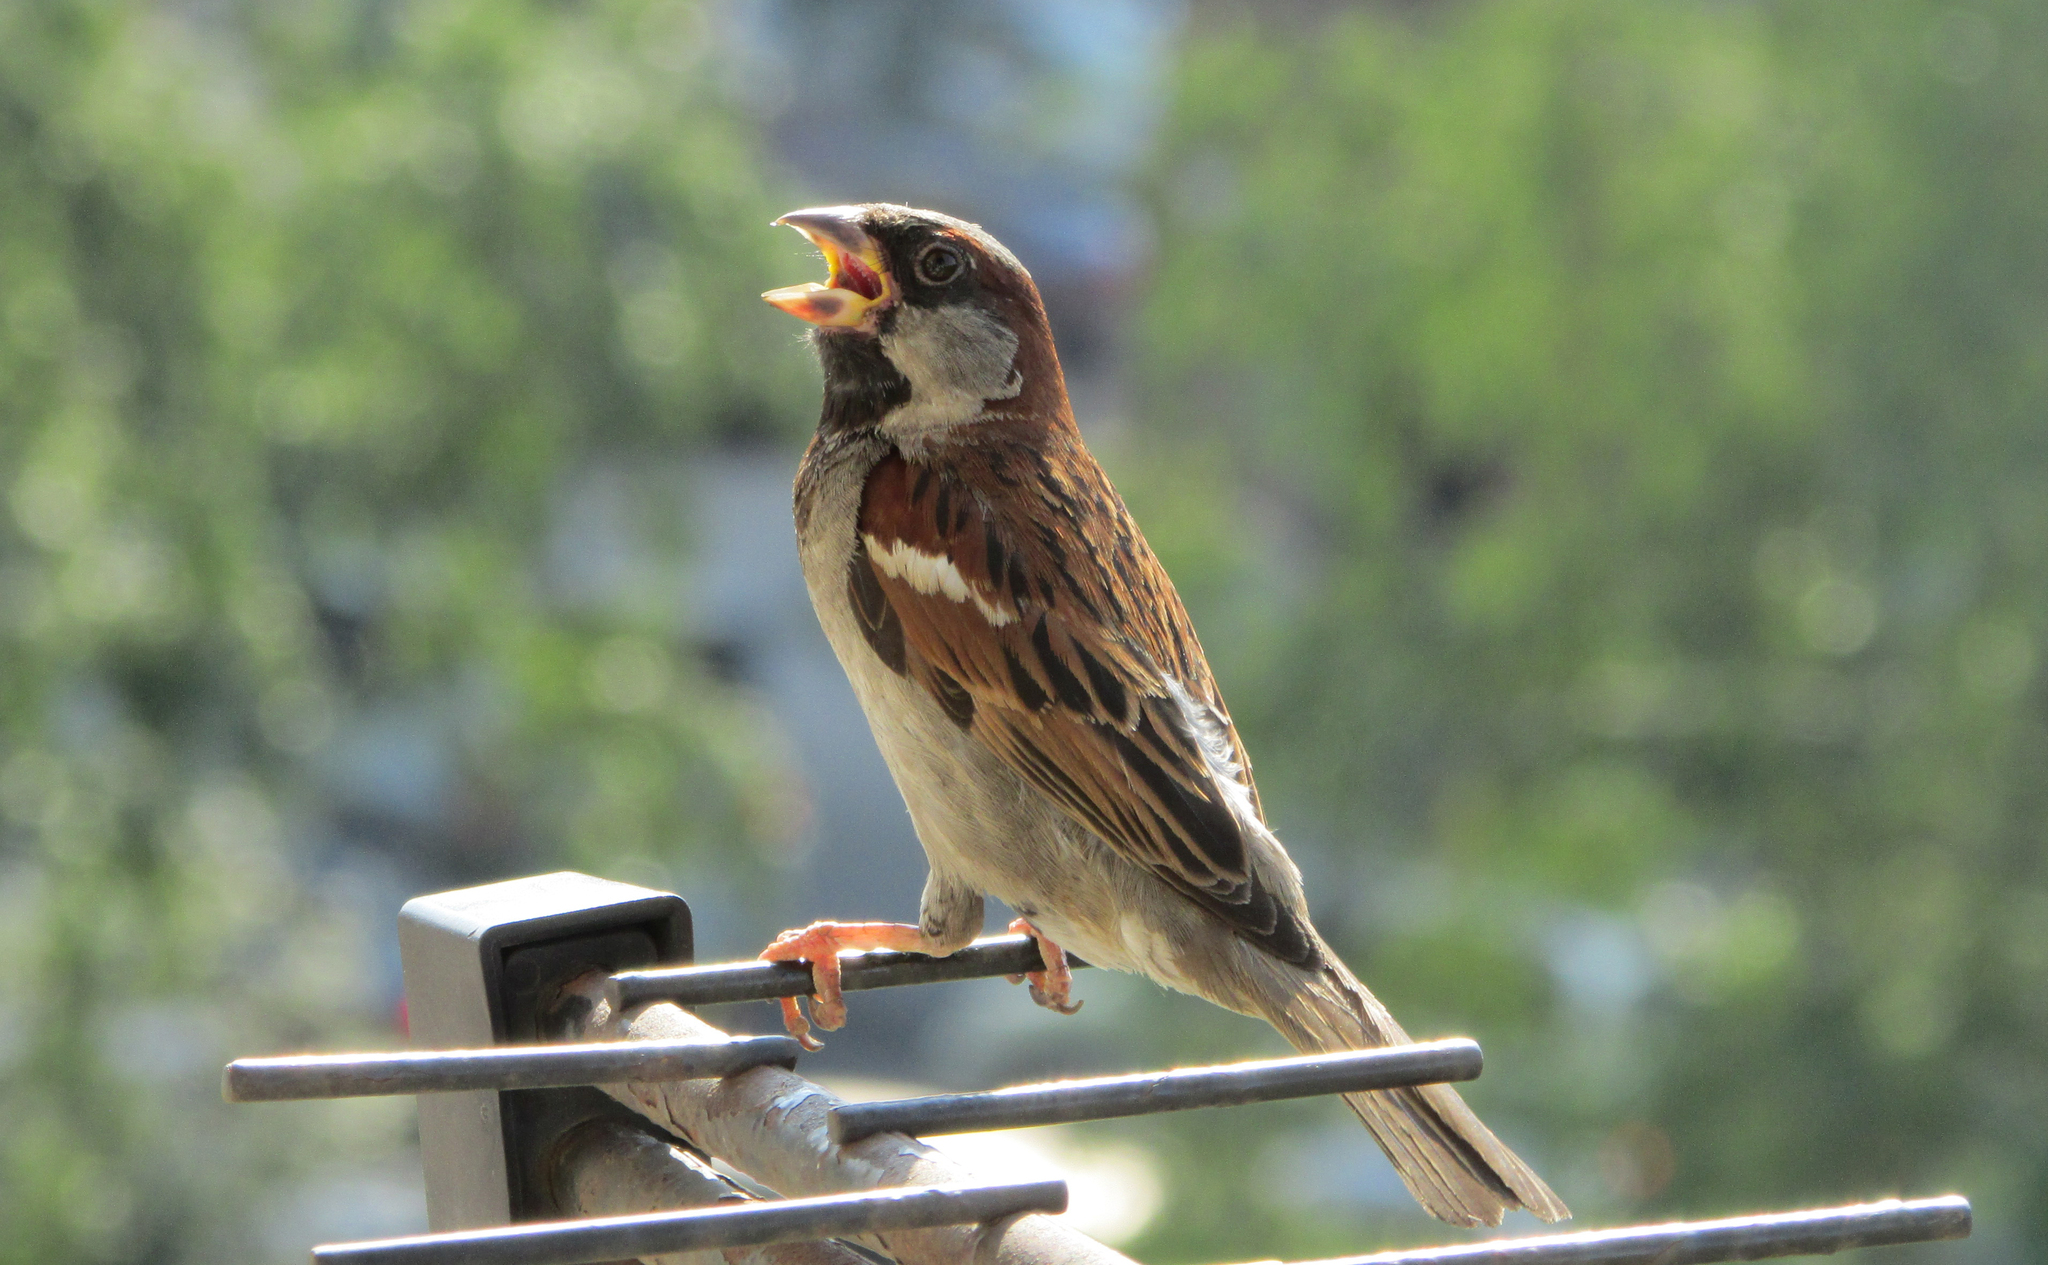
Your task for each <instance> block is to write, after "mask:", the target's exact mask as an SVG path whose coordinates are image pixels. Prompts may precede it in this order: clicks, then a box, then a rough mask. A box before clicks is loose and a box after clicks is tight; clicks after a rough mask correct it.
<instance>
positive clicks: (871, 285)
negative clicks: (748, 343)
mask: <svg viewBox="0 0 2048 1265" xmlns="http://www.w3.org/2000/svg"><path fill="white" fill-rule="evenodd" d="M860 214H861V209H860V208H859V207H856V206H819V207H812V208H810V209H809V210H804V211H791V212H790V213H789V214H788V215H785V216H783V217H782V218H781V219H779V220H777V221H775V222H776V223H777V224H787V225H789V226H790V227H791V228H793V229H795V230H796V231H797V232H799V233H802V234H803V235H804V236H805V237H808V238H810V239H811V244H812V245H814V246H816V247H817V248H818V249H819V250H820V251H821V252H823V254H824V256H825V267H826V270H827V271H826V276H825V283H824V284H823V285H819V284H818V283H817V282H815V281H806V282H804V283H803V284H802V285H793V286H784V287H782V288H781V289H780V290H770V291H768V292H767V293H766V294H764V295H762V296H761V297H762V298H764V299H766V300H768V301H769V302H770V303H773V304H774V305H775V306H776V307H779V308H781V309H782V310H783V311H785V312H787V313H789V314H790V315H791V316H794V317H797V318H798V319H800V320H806V321H809V322H810V323H811V324H813V325H826V326H835V327H848V326H854V325H859V324H860V323H861V322H862V321H864V320H866V319H867V315H868V313H869V312H872V311H875V310H877V309H879V308H882V307H885V306H887V305H888V304H889V303H890V302H892V301H893V300H894V299H895V298H896V283H895V281H894V280H893V279H892V278H891V277H890V276H889V269H888V266H887V265H885V264H884V263H883V262H882V250H881V247H880V246H879V245H877V244H876V242H875V239H874V238H872V237H869V236H868V235H867V232H866V231H865V230H863V229H862V228H861V226H860Z"/></svg>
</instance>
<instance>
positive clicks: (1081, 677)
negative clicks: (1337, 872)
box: [762, 203, 1570, 1226]
mask: <svg viewBox="0 0 2048 1265" xmlns="http://www.w3.org/2000/svg"><path fill="white" fill-rule="evenodd" d="M775 223H777V224H780V225H788V226H789V227H791V228H794V229H796V230H797V231H798V232H800V233H802V234H803V235H804V236H805V237H807V238H808V239H810V241H811V242H812V243H813V244H815V245H816V246H817V248H818V249H819V251H820V252H821V253H822V254H823V255H824V257H825V262H826V266H827V269H828V275H827V278H826V280H825V281H824V282H823V283H822V284H820V283H817V282H808V283H805V284H802V285H796V286H789V287H786V288H783V289H778V290H771V291H769V292H768V293H767V294H765V295H764V296H762V297H764V298H765V299H767V300H768V302H770V303H772V304H774V305H775V306H776V307H778V308H781V309H782V310H784V311H786V312H789V313H790V314H792V315H794V316H797V317H799V318H801V319H803V320H805V321H807V322H809V323H810V324H811V325H812V326H813V327H814V329H813V331H812V333H811V342H812V345H813V346H814V347H815V349H816V351H817V355H818V358H819V361H820V363H821V366H822V368H823V373H824V407H823V411H822V415H821V416H820V418H819V422H818V429H817V433H816V435H815V437H814V438H813V439H812V441H811V443H810V446H809V448H808V450H807V451H806V452H805V453H804V457H803V462H802V465H801V467H800V468H799V470H798V473H797V477H796V487H795V510H796V534H797V542H798V550H799V553H800V555H801V558H802V562H803V572H804V580H805V583H806V585H807V586H808V588H809V590H810V595H811V601H812V604H813V605H814V606H815V607H816V609H817V613H818V619H819V621H820V623H822V624H823V626H824V630H825V635H826V637H827V638H828V639H829V640H830V641H831V643H832V649H833V651H834V652H835V653H836V654H837V655H838V658H839V662H840V664H841V665H842V666H843V667H844V668H845V670H846V674H847V676H848V678H849V679H850V680H851V681H852V683H853V688H854V692H855V693H856V694H857V695H858V696H859V698H860V703H861V707H862V709H863V710H864V711H865V712H866V714H867V718H868V723H869V725H870V726H871V728H872V729H873V731H874V735H875V741H876V742H877V744H878V745H879V746H880V747H881V751H882V756H883V758H884V759H885V760H886V761H887V763H888V766H889V770H890V772H891V773H892V774H893V775H894V777H895V780H896V784H897V786H898V788H899V789H900V790H901V791H902V793H903V799H904V802H905V804H906V805H908V807H909V810H910V817H911V820H912V822H913V824H914V825H915V827H916V830H917V836H918V839H919V840H920V842H921V843H922V844H923V845H924V850H925V855H926V857H927V858H928V860H929V862H930V867H931V868H930V874H929V876H928V877H927V879H926V882H925V886H924V893H923V897H922V900H921V902H920V908H919V921H918V922H917V924H916V925H914V926H912V925H907V924H897V923H839V922H821V923H815V924H813V925H811V926H809V927H805V928H802V929H799V930H793V931H789V932H785V933H784V934H783V935H782V936H781V937H779V938H778V939H777V940H776V941H775V943H773V944H772V945H770V946H769V948H768V949H767V950H766V951H765V952H764V953H763V954H762V957H764V958H766V959H769V960H772V961H805V962H809V963H810V964H811V966H812V973H813V981H814V982H813V988H814V990H815V994H814V997H813V1001H814V1003H815V1008H814V1015H815V1018H816V1020H817V1023H818V1025H819V1026H821V1027H825V1028H836V1027H838V1026H840V1025H841V1024H842V1023H843V1022H844V1020H845V1013H846V1012H845V1003H844V1000H843V998H842V997H841V995H840V990H839V979H838V960H837V956H836V955H837V954H838V953H839V952H840V951H841V950H850V949H852V950H865V949H894V950H906V951H911V952H917V953H927V954H935V955H944V954H948V953H951V952H953V951H955V950H957V949H959V948H961V947H962V946H964V945H966V944H967V943H968V942H969V941H970V940H972V939H973V938H974V937H975V936H976V935H977V934H978V933H979V932H980V930H981V927H982V900H983V897H984V895H993V896H995V897H997V898H999V899H1000V900H1002V901H1003V902H1005V903H1006V904H1008V905H1009V906H1010V907H1011V908H1013V909H1015V910H1016V911H1017V912H1018V913H1019V914H1020V915H1021V917H1020V918H1019V919H1018V920H1017V921H1016V922H1015V923H1013V924H1012V929H1013V930H1016V931H1022V932H1025V933H1027V934H1029V935H1031V936H1033V937H1035V938H1036V939H1037V941H1038V944H1039V948H1040V952H1041V955H1042V958H1043V961H1044V967H1045V969H1044V970H1042V971H1038V972H1033V973H1032V974H1031V977H1030V978H1031V991H1032V995H1033V997H1034V999H1036V1000H1038V1001H1039V1002H1040V1003H1041V1004H1043V1005H1046V1006H1049V1007H1051V1008H1054V1009H1057V1010H1062V1011H1069V1012H1070V1011H1071V1010H1072V1009H1074V1007H1073V1006H1072V1005H1071V1004H1070V1003H1069V998H1068V992H1069V987H1070V982H1071V976H1070V974H1069V972H1068V970H1067V967H1066V955H1065V952H1064V950H1065V949H1072V950H1073V951H1075V952H1076V953H1078V954H1080V955H1081V956H1082V957H1083V958H1085V959H1086V960H1087V961H1089V962H1092V963H1094V964H1096V965H1097V966H1103V967H1109V968H1112V969H1116V970H1122V971H1129V972H1134V973H1136V974H1140V975H1145V976H1148V977H1150V978H1151V979H1153V980H1156V981H1157V982H1159V983H1160V984H1163V985H1165V986H1166V987H1168V988H1172V989H1177V990H1179V991H1181V992H1184V993H1191V994H1193V995H1195V996H1197V997H1202V998H1206V999H1208V1000H1209V1001H1211V1002H1214V1003H1216V1004H1217V1005H1220V1006H1225V1007H1228V1008H1229V1009H1231V1010H1235V1011H1238V1012H1240V1013H1243V1014H1246V1015H1251V1016H1255V1017H1257V1018H1260V1019H1264V1020H1266V1021H1267V1022H1269V1023H1271V1024H1272V1025H1273V1026H1274V1027H1275V1028H1277V1029H1279V1031H1280V1032H1281V1034H1282V1035H1284V1036H1285V1037H1286V1038H1287V1040H1288V1041H1289V1042H1290V1043H1292V1044H1293V1045H1294V1047H1295V1048H1296V1049H1297V1050H1300V1051H1303V1052H1304V1053H1323V1052H1330V1051H1337V1050H1354V1049H1363V1048H1368V1047H1373V1046H1383V1045H1392V1044H1398V1043H1402V1042H1405V1041H1407V1040H1408V1037H1407V1034H1406V1033H1405V1032H1403V1031H1402V1029H1401V1026H1400V1025H1399V1024H1397V1023H1396V1022H1395V1021H1394V1018H1393V1016H1392V1015H1390V1014H1389V1013H1388V1012H1387V1009H1386V1007H1384V1006H1382V1005H1381V1004H1380V1003H1379V1001H1378V1000H1377V999H1375V998H1374V997H1373V995H1372V994H1371V993H1370V992H1368V991H1366V988H1365V986H1364V985H1363V984H1361V983H1359V981H1358V980H1357V978H1356V977H1354V976H1353V975H1352V973H1351V972H1350V971H1349V970H1348V969H1347V968H1346V967H1345V965H1344V963H1343V962H1341V961H1339V960H1338V958H1337V956H1336V954H1334V953H1333V952H1332V951H1331V950H1330V947H1329V946H1328V945H1327V944H1325V943H1324V942H1323V939H1322V937H1321V936H1320V935H1318V934H1317V933H1316V929H1315V927H1314V926H1313V925H1312V924H1311V923H1310V921H1309V912H1308V904H1307V901H1306V899H1305V898H1304V895H1303V891H1302V879H1301V872H1300V871H1299V870H1298V869H1297V868H1296V867H1295V865H1294V863H1293V861H1292V860H1291V859H1290V858H1289V857H1288V855H1287V852H1286V850H1285V849H1283V848H1282V847H1281V845H1280V841H1279V839H1277V838H1276V837H1274V834H1273V832H1272V830H1271V829H1269V828H1268V827H1267V824H1266V819H1265V814H1264V812H1263V810H1262V809H1261V807H1260V804H1259V793H1258V789H1257V787H1256V786H1254V784H1253V782H1252V774H1251V764H1250V762H1249V761H1248V760H1247V759H1246V756H1245V750H1244V744H1243V742H1242V740H1241V739H1240V737H1239V735H1238V732H1237V730H1236V728H1235V727H1234V726H1233V725H1232V724H1231V720H1230V713H1229V711H1228V710H1227V709H1226V708H1225V707H1224V704H1223V696H1222V694H1221V693H1220V692H1219V691H1218V690H1217V687H1216V681H1215V678H1214V676H1213V675H1212V674H1211V673H1210V671H1209V664H1208V662H1207V660H1206V659H1205V658H1204V657H1203V654H1202V647H1201V644H1200V643H1199V642H1198V641H1197V640H1196V639H1195V630H1194V627H1193V625H1192V624H1191V623H1190V621H1189V619H1188V613H1187V611H1186V609H1185V608H1183V607H1182V605H1181V601H1180V597H1179V595H1178V594H1177V593H1176V592H1175V591H1174V587H1173V582H1172V581H1171V580H1169V579H1168V578H1167V575H1166V572H1165V571H1164V570H1163V569H1162V568H1161V566H1160V564H1159V560H1158V559H1157V558H1156V557H1154V556H1153V553H1152V550H1151V548H1150V547H1149V546H1148V545H1147V544H1146V543H1145V537H1144V536H1143V535H1142V534H1141V533H1140V532H1139V530H1138V526H1137V524H1136V523H1135V522H1133V521H1132V519H1131V515H1130V512H1129V511H1128V510H1127V509H1125V507H1124V503H1123V501H1122V499H1121V498H1120V497H1118V495H1117V493H1116V489H1115V488H1113V487H1111V486H1110V482H1109V478H1108V476H1107V475H1106V474H1104V472H1103V470H1102V467H1101V466H1099V465H1097V464H1096V461H1095V458H1094V457H1093V456H1092V455H1090V453H1089V451H1088V449H1087V447H1086V446H1085V445H1084V444H1083V443H1082V442H1081V434H1080V431H1079V430H1078V429H1077V428H1076V426H1075V423H1074V415H1073V410H1072V408H1071V406H1070V405H1069V403H1068V400H1067V390H1066V381H1065V379H1064V377H1063V376H1062V375H1061V372H1060V362H1059V357H1058V355H1057V354H1056V353H1055V351H1054V348H1053V339H1052V333H1051V329H1050V327H1049V326H1048V324H1047V322H1046V316H1045V309H1044V307H1043V305H1042V304H1041V303H1040V300H1039V295H1038V290H1037V287H1036V286H1035V285H1034V284H1033V283H1032V280H1031V275H1030V273H1028V272H1027V271H1025V268H1024V265H1023V264H1021V263H1019V262H1018V260H1017V258H1016V256H1014V255H1012V254H1011V253H1010V252H1009V251H1008V250H1006V249H1004V247H1003V246H1002V245H1001V244H1000V243H998V242H997V241H996V240H995V239H994V238H993V237H991V236H990V235H989V234H987V233H986V232H984V231H982V230H981V228H980V227H978V226H976V225H973V224H969V223H966V222H964V221H962V220H958V219H954V218H952V217H950V216H946V215H942V214H938V213H936V212H932V211H919V210H913V209H911V208H909V207H903V206H895V205H890V204H886V203H870V204H865V205H859V206H833V207H816V208H812V209H808V210H802V211H794V212H791V213H790V214H788V215H785V216H783V217H782V218H781V219H779V220H777V221H775ZM784 1013H785V1017H786V1018H787V1020H788V1021H789V1026H790V1029H791V1031H792V1032H794V1033H796V1034H797V1035H798V1036H799V1037H800V1038H802V1039H804V1040H805V1041H806V1042H810V1041H811V1040H812V1039H811V1037H810V1036H809V1025H808V1023H807V1021H806V1019H805V1017H804V1015H803V1012H802V1008H801V1006H800V1005H799V1004H798V1001H797V1000H796V999H793V998H792V999H790V1000H789V1001H787V1002H786V1003H785V1012H784ZM1346 1100H1347V1102H1348V1103H1349V1104H1350V1106H1351V1107H1352V1109H1353V1110H1355V1111H1356V1112H1357V1113H1358V1115H1359V1117H1360V1118H1361V1119H1362V1120H1363V1121H1364V1122H1365V1126H1366V1128H1368V1129H1369V1130H1371V1132H1372V1135H1373V1137H1374V1138H1375V1139H1376V1140H1377V1141H1378V1143H1379V1145H1380V1147H1381V1148H1382V1149H1383V1150H1385V1152H1386V1153H1387V1156H1388V1158H1389V1159H1390V1160H1392V1161H1393V1164H1394V1167H1395V1168H1396V1169H1397V1170H1398V1171H1399V1172H1400V1174H1401V1178H1402V1180H1403V1181H1404V1182H1405V1183H1407V1186H1408V1189H1409V1190H1410V1191H1411V1192H1412V1193H1413V1194H1414V1195H1415V1197H1416V1199H1417V1200H1418V1201H1419V1202H1420V1203H1421V1204H1422V1205H1423V1207H1424V1208H1426V1209H1428V1210H1429V1211H1430V1212H1431V1213H1433V1214H1434V1215H1436V1216H1437V1217H1439V1218H1441V1219H1443V1220H1445V1221H1448V1222H1451V1223H1452V1224H1456V1225H1468V1226H1469V1225H1488V1226H1491V1225H1497V1224H1499V1222H1500V1219H1501V1216H1502V1214H1503V1213H1505V1212H1506V1211H1508V1210H1510V1209H1513V1208H1527V1209H1529V1210H1530V1211H1531V1212H1534V1213H1535V1214H1536V1215H1537V1216H1539V1217H1541V1218H1543V1219H1544V1220H1546V1221H1556V1220H1558V1219H1560V1218H1563V1217H1566V1216H1569V1215H1570V1214H1569V1212H1568V1211H1567V1209H1566V1208H1565V1205H1564V1204H1563V1202H1562V1201H1560V1200H1559V1199H1558V1197H1557V1196H1556V1195H1555V1194H1553V1193H1552V1192H1551V1190H1550V1188H1549V1187H1548V1186H1547V1185H1545V1184H1544V1182H1543V1180H1542V1179H1541V1178H1539V1177H1538V1176H1537V1175H1536V1174H1535V1173H1534V1172H1533V1171H1532V1170H1531V1169H1530V1168H1529V1166H1528V1165H1527V1164H1525V1163H1523V1161H1522V1160H1521V1159H1520V1158H1519V1157H1517V1156H1516V1155H1515V1154H1514V1153H1513V1152H1512V1151H1510V1150H1509V1149H1508V1148H1507V1147H1506V1146H1504V1145H1502V1144H1501V1142H1500V1140H1499V1139H1497V1138H1495V1137H1494V1135H1493V1134H1492V1132H1490V1131H1489V1130H1488V1129H1487V1128H1486V1126H1485V1125H1483V1124H1481V1123H1480V1121H1479V1118H1478V1117H1477V1116H1475V1115H1474V1114H1473V1113H1472V1111H1471V1109H1470V1108H1468V1107H1467V1106H1466V1105H1465V1103H1464V1101H1463V1099H1461V1098H1460V1097H1459V1096H1458V1094H1457V1093H1456V1091H1454V1090H1452V1089H1451V1088H1450V1087H1449V1086H1447V1085H1424V1086H1418V1087H1415V1088H1410V1089H1398V1090H1385V1091H1375V1092H1370V1093H1360V1094H1351V1095H1347V1096H1346Z"/></svg>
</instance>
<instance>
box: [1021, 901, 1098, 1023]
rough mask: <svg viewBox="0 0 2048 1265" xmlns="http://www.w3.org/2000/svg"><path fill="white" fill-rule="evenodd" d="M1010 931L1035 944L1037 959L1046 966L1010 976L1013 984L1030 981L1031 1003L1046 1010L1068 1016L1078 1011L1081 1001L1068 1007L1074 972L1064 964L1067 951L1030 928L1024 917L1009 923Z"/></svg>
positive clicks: (1042, 933)
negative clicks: (1038, 969) (1036, 945)
mask: <svg viewBox="0 0 2048 1265" xmlns="http://www.w3.org/2000/svg"><path fill="white" fill-rule="evenodd" d="M1010 930H1011V931H1012V932H1022V933H1023V934H1025V935H1027V936H1030V937H1031V938H1032V939H1033V940H1036V941H1038V960H1039V961H1041V962H1043V963H1045V969H1044V970H1042V971H1028V972H1026V973H1025V974H1023V975H1012V976H1011V977H1010V982H1011V983H1012V984H1018V983H1022V982H1023V981H1025V980H1030V981H1031V1000H1033V1001H1035V1002H1037V1003H1038V1004H1039V1005H1041V1006H1043V1007H1045V1008H1046V1009H1047V1010H1057V1011H1059V1012H1060V1013H1061V1014H1063V1015H1071V1014H1073V1013H1074V1012H1075V1011H1077V1010H1079V1009H1080V1008H1081V1003H1080V1002H1073V1003H1071V1004H1069V1001H1068V999H1069V998H1070V997H1071V996H1072V994H1073V991H1074V972H1073V969H1072V968H1071V967H1069V966H1068V965H1067V953H1066V950H1064V949H1062V948H1060V946H1058V945H1056V944H1054V943H1053V942H1052V941H1051V940H1049V939H1047V938H1046V935H1045V933H1044V932H1043V931H1040V930H1039V929H1038V928H1036V927H1034V926H1032V925H1031V922H1030V920H1029V919H1027V918H1019V919H1016V920H1015V921H1013V922H1012V923H1011V924H1010Z"/></svg>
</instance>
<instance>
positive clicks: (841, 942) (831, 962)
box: [761, 922, 931, 1050]
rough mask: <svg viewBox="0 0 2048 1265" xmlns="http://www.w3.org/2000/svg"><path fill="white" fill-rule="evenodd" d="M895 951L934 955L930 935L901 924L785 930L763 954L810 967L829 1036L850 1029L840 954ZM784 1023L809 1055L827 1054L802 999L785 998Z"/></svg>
mask: <svg viewBox="0 0 2048 1265" xmlns="http://www.w3.org/2000/svg"><path fill="white" fill-rule="evenodd" d="M861 949H895V950H897V951H899V952H904V953H929V952H931V948H930V945H929V944H928V943H927V942H926V940H925V938H924V932H922V931H919V930H918V929H917V928H916V927H913V926H910V925H908V924H907V923H900V922H814V923H812V924H811V925H810V926H808V927H802V928H799V929H797V930H794V931H785V932H783V933H782V934H781V935H779V936H777V937H775V942H774V943H773V944H771V945H769V946H768V947H767V948H765V949H763V950H761V960H762V961H764V962H809V963H810V964H811V987H812V988H813V989H815V990H816V992H815V993H814V994H813V996H812V999H813V1000H814V1001H815V1002H816V1003H817V1005H816V1007H815V1009H814V1011H813V1017H815V1018H816V1019H817V1022H818V1026H819V1027H820V1028H824V1029H825V1030H827V1031H828V1032H829V1031H831V1030H832V1029H835V1028H841V1027H844V1026H845V1025H846V998H845V997H844V996H843V995H842V994H841V993H840V991H839V954H840V953H841V951H843V950H861ZM782 1022H783V1023H784V1024H785V1025H787V1026H788V1028H789V1034H790V1035H791V1036H793V1037H795V1038H796V1039H797V1040H798V1041H800V1042H802V1043H803V1047H804V1048H805V1049H806V1050H822V1049H824V1048H825V1043H824V1042H822V1041H820V1040H818V1039H817V1038H816V1037H813V1036H812V1035H811V1024H810V1021H809V1020H807V1019H805V1018H804V1009H803V1002H802V999H801V998H798V997H785V998H783V999H782Z"/></svg>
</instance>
